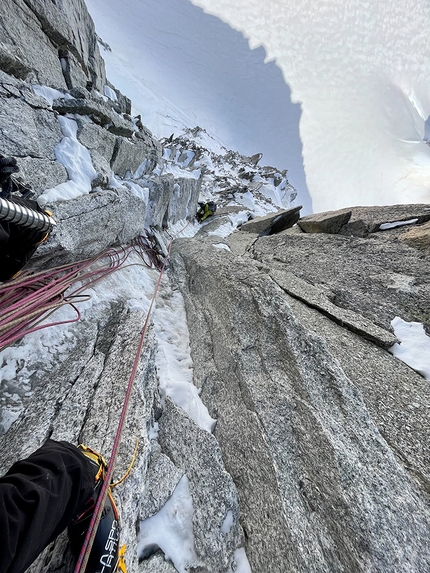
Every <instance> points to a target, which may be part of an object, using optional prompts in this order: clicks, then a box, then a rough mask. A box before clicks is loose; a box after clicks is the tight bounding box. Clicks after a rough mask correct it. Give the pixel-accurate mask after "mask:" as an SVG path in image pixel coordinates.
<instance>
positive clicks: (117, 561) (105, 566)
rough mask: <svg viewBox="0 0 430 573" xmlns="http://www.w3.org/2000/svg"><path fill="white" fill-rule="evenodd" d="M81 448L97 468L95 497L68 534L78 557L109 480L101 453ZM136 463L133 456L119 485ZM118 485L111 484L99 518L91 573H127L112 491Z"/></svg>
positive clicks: (91, 561)
mask: <svg viewBox="0 0 430 573" xmlns="http://www.w3.org/2000/svg"><path fill="white" fill-rule="evenodd" d="M78 449H80V451H81V452H82V453H83V454H84V455H85V456H86V457H87V458H88V459H89V460H90V462H91V463H92V464H93V465H94V468H95V471H96V474H95V485H94V491H93V495H92V496H91V497H90V498H89V500H88V501H87V503H86V506H85V508H84V510H83V511H82V513H81V514H80V515H79V516H78V517H77V518H76V519H74V521H73V522H72V523H71V524H70V525H69V527H68V534H69V539H70V544H71V548H72V551H74V552H75V553H76V554H78V553H79V550H80V548H81V546H82V542H83V539H84V537H85V533H86V530H87V528H88V524H89V522H90V519H91V515H92V513H93V511H94V507H95V505H96V500H97V497H98V495H99V492H100V489H101V486H102V483H103V480H104V479H105V478H106V471H107V463H106V460H105V459H104V458H103V456H102V455H101V454H99V453H98V452H96V451H95V450H93V449H91V448H89V447H87V446H85V445H83V444H80V445H79V446H78ZM133 463H134V457H133V460H132V462H131V464H130V467H129V469H128V470H127V473H126V475H125V476H124V477H123V478H122V479H121V480H120V481H119V482H117V484H119V483H121V482H122V481H123V480H124V479H125V478H126V477H127V475H128V474H129V472H130V471H131V468H132V466H133ZM117 484H110V487H109V489H108V494H107V498H106V502H105V505H104V508H103V512H102V516H101V519H100V523H99V526H98V528H97V533H96V536H95V538H94V543H93V547H92V550H91V554H90V556H89V559H88V569H89V571H91V572H92V573H107V572H109V571H112V572H113V571H116V570H117V569H119V570H120V571H122V572H124V573H126V567H125V561H124V555H125V549H126V548H125V545H123V546H122V547H119V535H120V519H119V511H118V509H117V507H116V504H115V501H114V499H113V496H112V492H111V489H112V488H113V487H115V486H116V485H117Z"/></svg>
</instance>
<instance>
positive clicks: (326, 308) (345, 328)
mask: <svg viewBox="0 0 430 573" xmlns="http://www.w3.org/2000/svg"><path fill="white" fill-rule="evenodd" d="M378 209H379V208H374V210H373V212H372V213H370V209H369V211H368V213H369V214H370V215H371V218H372V219H373V220H382V219H385V218H386V216H385V212H384V210H382V211H383V212H382V213H378V212H377V211H378ZM405 209H406V207H402V208H401V210H402V212H404V210H405ZM414 209H415V213H416V214H417V215H419V214H420V212H421V214H422V207H421V208H420V207H418V208H415V207H413V206H410V207H409V212H413V211H414ZM391 212H392V213H394V216H395V217H396V218H395V219H394V220H399V219H400V218H401V213H400V209H399V211H397V212H396V210H395V209H394V208H392V209H391ZM392 220H393V219H392ZM416 228H417V229H419V227H416ZM389 232H390V233H391V234H393V233H394V232H396V233H397V234H401V233H402V232H403V230H402V229H401V228H399V229H397V230H396V229H392V230H390V231H389ZM246 236H247V235H243V234H242V233H234V234H233V235H231V236H230V237H229V238H228V239H227V240H226V241H225V242H226V244H227V245H229V246H230V248H231V252H228V251H226V250H219V249H215V248H214V247H213V244H214V243H217V242H218V240H219V239H216V238H214V237H206V238H202V239H200V241H197V240H196V239H193V240H191V241H186V240H180V241H178V242H176V243H175V244H174V253H173V273H174V277H175V280H176V281H177V284H178V286H179V288H180V289H181V291H182V293H183V295H184V298H185V303H186V308H187V315H188V320H189V322H190V323H191V324H193V328H192V329H191V330H190V336H191V347H192V356H193V361H194V365H195V369H194V378H195V383H196V385H197V386H198V387H200V388H201V396H202V398H203V401H204V402H205V404H206V405H207V407H208V409H209V413H210V415H211V416H213V417H215V418H217V420H218V421H217V426H216V429H215V434H214V435H215V437H216V438H217V440H218V442H219V444H220V447H221V450H222V453H223V460H224V463H225V467H226V469H227V471H228V472H229V473H230V474H231V476H232V477H233V480H234V482H235V485H236V487H237V489H238V493H239V498H240V507H241V521H240V522H241V525H242V527H243V530H244V532H245V538H246V551H247V555H248V558H249V561H250V564H251V568H252V571H253V572H258V573H260V572H261V573H264V572H266V571H297V572H300V573H302V572H304V571H309V572H317V571H318V572H323V571H363V572H364V571H372V572H391V571H395V570H404V571H414V572H417V573H418V572H421V571H424V570H425V569H426V567H427V565H426V564H427V563H428V561H429V559H430V544H429V541H428V535H429V530H430V513H429V494H428V492H429V485H430V475H429V471H428V467H429V460H430V450H429V442H428V439H427V437H426V436H428V432H429V429H430V428H429V422H428V419H429V414H430V400H429V394H428V382H427V381H426V380H424V379H423V378H422V377H421V376H420V375H419V374H417V373H415V372H414V371H413V370H411V369H410V368H409V367H408V366H406V365H405V364H403V363H402V362H400V361H398V360H397V359H396V358H394V357H393V356H392V355H391V354H390V353H388V352H387V351H386V350H384V348H381V346H385V347H387V346H388V345H389V344H390V343H391V342H392V341H393V340H394V339H393V336H392V333H391V332H390V321H391V320H392V318H394V316H396V315H397V316H400V317H402V318H404V319H405V320H408V321H409V320H417V321H420V322H424V324H425V325H426V326H427V327H428V326H429V315H428V308H429V307H428V300H429V295H430V292H429V290H428V288H429V287H428V285H429V276H428V272H429V271H428V260H427V259H426V257H424V256H423V254H422V252H420V251H419V250H417V249H414V248H412V247H409V246H407V245H406V244H404V243H401V242H399V241H396V240H395V239H394V238H393V237H391V239H392V240H391V241H389V242H387V236H386V235H385V234H384V233H383V232H381V233H379V232H378V233H374V234H371V235H368V238H367V239H364V238H360V237H350V236H348V237H347V236H341V235H329V234H308V233H301V234H284V233H282V234H280V235H272V236H266V237H261V238H258V236H256V235H248V248H244V241H245V237H246ZM236 244H237V245H239V247H237V246H236ZM234 253H236V254H234ZM238 253H241V254H240V255H239V254H238ZM347 293H348V294H347ZM345 310H348V313H351V314H348V317H349V318H348V319H345V320H343V319H342V318H341V315H342V313H343V312H344V311H345ZM337 313H339V315H338V314H337ZM354 317H355V318H354ZM352 318H354V320H358V321H359V323H360V324H361V326H362V327H363V328H362V329H361V327H360V328H358V329H357V328H355V326H354V324H352V322H350V321H349V319H351V320H352ZM366 325H367V326H366ZM368 328H369V330H368ZM373 329H375V330H374V331H373ZM370 330H372V331H373V332H374V333H376V332H378V333H379V334H378V335H377V336H376V338H374V337H373V336H369V335H368V334H369V332H370ZM379 335H380V336H381V338H382V339H385V340H386V343H384V344H382V345H381V344H380V343H379V342H378V338H379Z"/></svg>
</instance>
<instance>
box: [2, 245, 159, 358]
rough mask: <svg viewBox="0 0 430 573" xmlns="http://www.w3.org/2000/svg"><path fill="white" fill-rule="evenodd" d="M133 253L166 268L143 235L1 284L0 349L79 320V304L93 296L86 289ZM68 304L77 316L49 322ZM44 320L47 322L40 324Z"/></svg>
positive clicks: (157, 267)
mask: <svg viewBox="0 0 430 573" xmlns="http://www.w3.org/2000/svg"><path fill="white" fill-rule="evenodd" d="M131 253H136V254H137V255H139V257H140V259H141V261H142V264H143V265H144V266H146V267H149V268H156V269H157V270H160V269H161V267H162V264H161V262H160V260H159V258H158V254H157V252H156V251H155V248H154V245H153V244H152V243H151V238H150V236H149V235H147V236H146V237H144V236H140V237H139V238H138V239H137V240H136V241H135V242H134V243H133V244H131V245H129V246H128V247H125V248H117V249H107V250H106V251H103V252H102V253H101V254H100V255H98V256H97V257H94V258H93V259H86V260H84V261H79V262H77V263H70V264H68V265H62V266H59V267H55V268H53V269H49V270H47V271H41V272H38V273H31V272H29V271H24V272H22V273H21V274H20V276H19V277H18V278H17V279H14V280H13V281H9V282H7V283H4V284H2V285H0V350H2V349H3V348H6V347H7V346H10V344H12V343H13V342H15V341H16V340H19V339H20V338H22V337H23V336H25V335H26V334H29V333H30V332H35V331H36V330H40V329H42V328H48V327H50V326H57V325H59V324H66V323H72V322H77V321H78V320H79V319H80V312H79V310H78V308H77V307H76V304H77V303H80V302H84V301H86V300H89V298H90V297H89V295H87V294H84V291H85V290H86V289H88V288H90V287H92V286H94V284H96V283H97V282H98V281H100V280H101V279H103V278H104V277H106V276H107V275H109V274H111V273H113V272H115V271H116V270H118V269H119V268H121V267H124V266H125V265H126V263H127V261H128V258H129V256H130V255H131ZM132 264H133V265H136V264H137V263H132ZM78 282H79V286H76V287H75V288H74V289H73V285H74V284H75V283H78ZM65 305H69V306H71V307H72V308H73V309H74V310H75V312H76V317H75V318H72V319H70V320H67V321H61V322H54V323H53V322H51V323H48V322H46V321H45V319H46V318H48V317H49V315H50V314H52V313H53V312H54V311H55V310H57V309H58V308H60V307H61V306H65ZM42 321H43V324H40V323H41V322H42Z"/></svg>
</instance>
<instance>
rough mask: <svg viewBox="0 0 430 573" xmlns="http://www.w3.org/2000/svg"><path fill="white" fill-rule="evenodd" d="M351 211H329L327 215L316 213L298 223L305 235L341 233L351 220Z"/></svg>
mask: <svg viewBox="0 0 430 573" xmlns="http://www.w3.org/2000/svg"><path fill="white" fill-rule="evenodd" d="M351 214H352V211H351V210H350V209H342V210H340V211H328V212H326V213H316V214H314V215H306V217H302V218H301V219H300V220H299V221H298V223H297V224H298V226H299V227H300V229H301V230H302V231H304V232H305V233H332V234H336V233H339V231H340V230H341V228H342V227H343V226H344V225H346V223H348V221H349V220H350V218H351Z"/></svg>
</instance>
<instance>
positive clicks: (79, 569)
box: [75, 239, 173, 573]
mask: <svg viewBox="0 0 430 573" xmlns="http://www.w3.org/2000/svg"><path fill="white" fill-rule="evenodd" d="M172 242H173V239H171V241H170V243H169V247H168V252H167V256H166V258H165V260H164V264H163V267H162V268H161V270H160V273H159V276H158V281H157V284H156V286H155V290H154V294H153V296H152V300H151V304H150V306H149V310H148V313H147V315H146V319H145V323H144V325H143V329H142V332H141V335H140V338H139V344H138V346H137V350H136V356H135V359H134V362H133V368H132V370H131V374H130V378H129V380H128V385H127V391H126V393H125V398H124V403H123V406H122V410H121V416H120V418H119V422H118V428H117V431H116V434H115V440H114V444H113V448H112V454H111V457H110V460H109V464H108V468H107V470H106V476H105V478H104V481H103V485H102V488H101V490H100V493H99V496H98V498H97V503H96V506H95V508H94V513H93V516H92V518H91V521H90V524H89V526H88V531H87V534H86V536H85V540H84V543H83V545H82V549H81V552H80V554H79V557H78V561H77V563H76V566H75V573H84V572H85V569H86V566H87V563H88V559H89V556H90V553H91V548H92V546H93V542H94V538H95V536H96V533H97V528H98V526H99V523H100V519H101V516H102V509H103V507H104V504H105V501H106V497H107V494H108V490H109V486H110V483H111V481H112V476H113V471H114V467H115V461H116V457H117V453H118V448H119V445H120V442H121V435H122V431H123V428H124V424H125V420H126V417H127V410H128V405H129V402H130V396H131V391H132V389H133V383H134V379H135V378H136V372H137V367H138V364H139V359H140V355H141V353H142V348H143V343H144V342H145V336H146V331H147V330H148V325H149V318H150V315H151V311H152V307H153V305H154V302H155V298H156V296H157V293H158V289H159V287H160V284H161V279H162V277H163V274H164V270H165V268H166V264H167V261H168V260H169V257H170V250H171V247H172Z"/></svg>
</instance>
